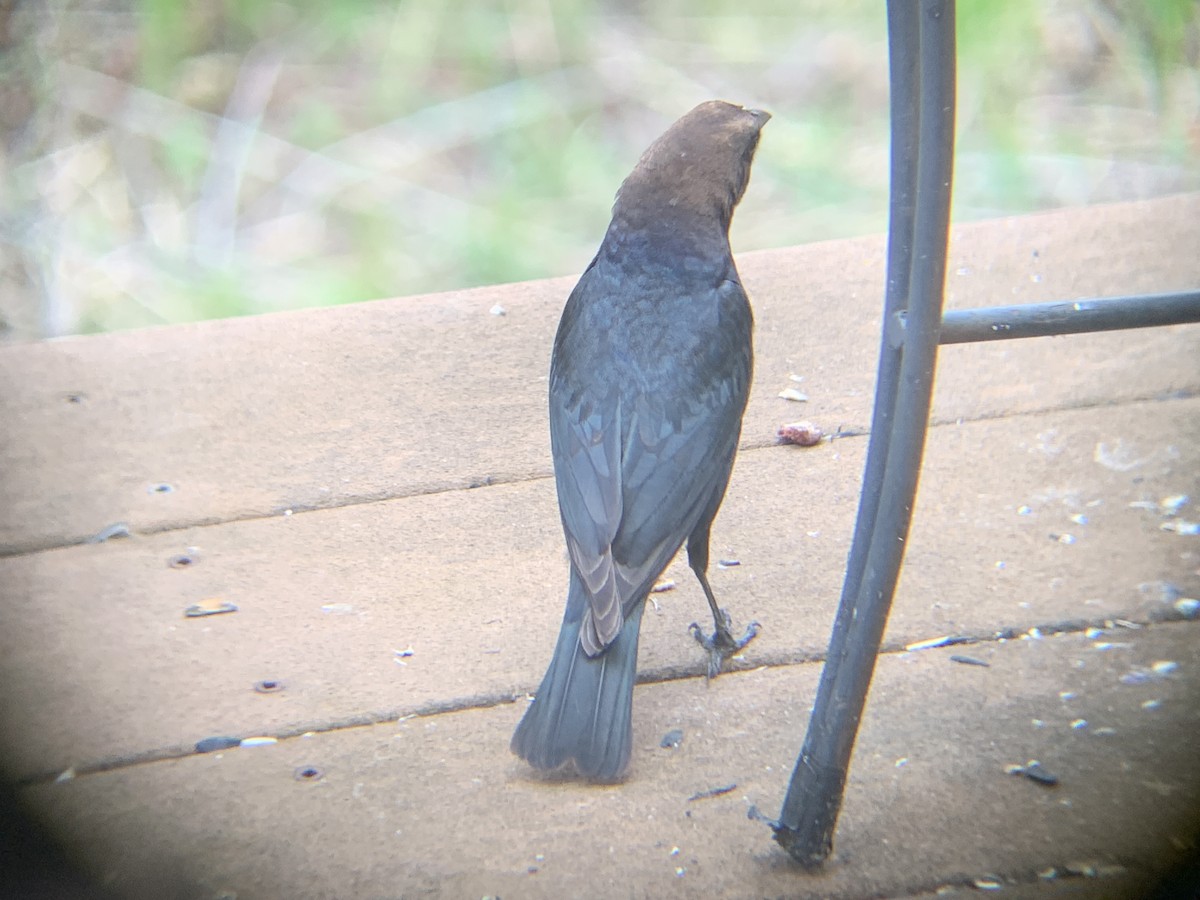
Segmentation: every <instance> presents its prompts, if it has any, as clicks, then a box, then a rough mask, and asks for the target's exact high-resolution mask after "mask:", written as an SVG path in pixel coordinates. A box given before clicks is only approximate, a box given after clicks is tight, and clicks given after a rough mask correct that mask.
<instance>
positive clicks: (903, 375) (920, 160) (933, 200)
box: [774, 0, 955, 867]
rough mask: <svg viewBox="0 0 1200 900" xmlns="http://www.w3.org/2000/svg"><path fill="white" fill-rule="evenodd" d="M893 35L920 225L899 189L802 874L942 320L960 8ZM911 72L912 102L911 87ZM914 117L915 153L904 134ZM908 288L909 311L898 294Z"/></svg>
mask: <svg viewBox="0 0 1200 900" xmlns="http://www.w3.org/2000/svg"><path fill="white" fill-rule="evenodd" d="M914 18H915V22H914V21H913V19H914ZM888 35H889V47H890V54H891V57H892V59H893V63H892V75H893V78H896V75H897V74H898V73H899V76H900V77H899V78H898V79H896V80H894V81H893V85H892V90H893V99H892V110H893V119H892V122H893V138H892V156H893V163H892V171H893V175H895V174H896V173H897V172H900V173H904V172H906V171H908V168H909V167H911V166H912V165H913V161H914V159H915V167H916V191H915V216H913V215H911V214H910V213H909V212H908V210H909V208H910V207H911V206H912V202H911V201H910V199H909V197H910V194H909V193H908V192H909V190H910V185H911V182H910V183H908V184H906V183H903V182H900V181H896V180H894V181H893V183H892V200H891V219H890V222H889V252H888V266H889V272H888V303H889V304H891V303H893V302H895V303H897V305H898V306H907V307H908V309H907V322H908V327H907V328H906V340H905V341H904V342H903V347H902V348H901V349H900V350H899V365H898V367H897V366H896V364H895V360H894V359H893V357H892V356H891V355H890V354H891V353H892V352H893V349H892V348H891V347H890V346H889V342H888V338H887V335H886V334H885V335H884V337H883V346H882V348H881V351H880V359H881V366H880V374H879V379H878V381H877V385H876V392H875V404H876V407H875V413H874V417H873V421H874V422H876V423H882V424H883V427H882V428H881V430H880V431H878V432H877V431H874V430H872V434H871V448H870V450H869V451H868V460H869V462H868V465H867V472H866V474H865V476H864V480H865V482H866V483H865V484H864V492H863V499H862V501H861V502H860V506H859V515H860V517H863V516H864V515H865V516H866V518H865V519H863V520H862V521H860V522H859V523H858V525H856V528H855V540H854V546H853V547H852V549H851V551H850V563H849V564H848V566H847V576H846V581H845V583H844V585H843V589H842V600H841V605H840V607H839V609H838V615H837V619H836V621H835V623H834V628H833V635H832V637H831V638H830V644H829V654H828V657H827V659H826V663H825V668H824V670H823V671H822V673H821V683H820V686H819V688H818V690H817V702H816V705H815V707H814V708H813V713H812V718H811V720H810V722H809V728H808V732H807V734H806V735H805V739H804V746H803V747H802V748H801V751H800V756H799V758H798V759H797V761H796V767H795V770H794V771H793V773H792V780H791V782H790V783H789V785H788V791H787V796H786V797H785V799H784V803H783V810H782V812H781V813H780V821H779V822H777V823H775V824H774V831H775V840H776V841H778V842H779V843H780V844H781V845H782V846H783V847H784V848H785V849H787V851H788V853H789V854H791V855H792V857H793V858H795V859H796V860H797V861H799V862H800V863H801V864H802V865H804V866H806V867H815V866H819V865H821V864H822V863H823V862H824V861H825V860H826V859H827V858H828V856H829V854H830V852H832V849H833V832H834V829H835V828H836V825H837V817H838V813H839V812H840V811H841V805H842V795H843V792H844V789H845V784H846V775H847V772H848V771H849V765H850V756H851V753H852V751H853V749H854V740H855V737H856V736H857V734H858V723H859V720H860V718H861V716H862V710H863V707H864V705H865V703H866V697H867V690H868V688H869V687H870V683H871V676H872V674H873V673H874V669H875V658H876V656H877V655H878V652H879V644H880V640H881V639H882V637H883V631H884V627H885V626H886V624H887V617H888V612H889V611H890V608H891V602H892V594H893V592H894V589H895V585H896V579H897V576H898V574H899V571H900V562H901V560H902V558H903V555H904V541H905V539H906V537H907V535H908V525H909V521H910V519H911V513H912V505H913V498H914V496H915V494H916V489H917V480H918V476H919V473H920V466H921V455H922V453H923V451H924V446H925V431H926V425H927V423H928V419H929V403H930V396H931V394H932V389H933V372H934V367H935V364H936V359H937V345H938V331H939V327H940V325H941V317H942V296H943V287H944V283H945V271H946V242H947V237H948V231H949V223H950V183H951V175H952V171H953V159H954V157H953V154H954V78H955V64H954V3H953V0H921V3H920V8H919V11H918V12H917V13H916V14H915V16H914V14H913V4H912V3H911V0H907V2H906V0H889V3H888ZM914 60H915V61H916V62H914ZM914 69H915V71H916V72H917V73H918V78H917V79H915V82H916V85H917V91H916V92H914V91H913V90H912V87H913V85H912V84H911V83H910V80H909V79H908V78H907V75H908V74H910V73H911V72H912V71H914ZM913 110H916V111H917V112H916V117H917V121H918V132H917V140H916V143H915V148H914V147H913V145H912V144H911V143H910V140H909V138H911V132H908V133H906V132H905V130H904V129H905V128H906V127H910V126H909V125H908V122H907V116H910V115H912V113H913ZM897 154H899V155H900V157H901V158H899V159H898V158H897ZM909 228H911V229H912V231H911V234H912V243H911V247H909V248H908V250H909V252H908V253H907V254H906V253H904V252H903V251H904V243H905V238H906V236H907V235H908V233H909V232H908V229H909ZM893 267H895V268H893ZM905 285H906V289H905V293H906V296H907V298H908V300H909V302H908V303H907V304H905V303H903V299H902V298H899V297H898V294H897V292H898V291H900V290H902V289H904V286H905ZM896 311H897V312H898V311H899V310H896ZM885 321H887V319H885ZM897 369H898V371H897ZM879 442H882V443H879ZM880 471H882V475H880ZM876 482H877V483H878V488H877V489H876Z"/></svg>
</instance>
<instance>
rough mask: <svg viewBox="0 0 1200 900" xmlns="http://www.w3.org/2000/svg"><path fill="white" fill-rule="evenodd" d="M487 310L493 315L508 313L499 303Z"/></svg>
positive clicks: (505, 314)
mask: <svg viewBox="0 0 1200 900" xmlns="http://www.w3.org/2000/svg"><path fill="white" fill-rule="evenodd" d="M488 312H490V313H491V314H492V315H493V316H507V315H508V310H507V309H505V308H504V307H503V306H501V305H500V304H499V303H497V304H496V305H495V306H493V307H492V308H491V309H490V310H488Z"/></svg>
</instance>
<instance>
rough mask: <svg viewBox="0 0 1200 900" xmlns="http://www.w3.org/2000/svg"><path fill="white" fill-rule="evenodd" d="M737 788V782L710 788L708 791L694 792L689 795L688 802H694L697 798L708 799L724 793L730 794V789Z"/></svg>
mask: <svg viewBox="0 0 1200 900" xmlns="http://www.w3.org/2000/svg"><path fill="white" fill-rule="evenodd" d="M735 790H737V785H736V784H726V785H723V786H722V787H715V788H709V789H708V790H707V791H700V792H699V793H698V794H692V796H690V797H688V799H687V802H688V803H692V802H694V801H696V800H708V799H710V798H712V797H720V796H721V795H722V794H728V793H729V792H730V791H735Z"/></svg>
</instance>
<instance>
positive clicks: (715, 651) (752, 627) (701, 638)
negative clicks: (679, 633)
mask: <svg viewBox="0 0 1200 900" xmlns="http://www.w3.org/2000/svg"><path fill="white" fill-rule="evenodd" d="M721 618H722V619H724V621H723V622H720V621H714V623H713V624H714V625H715V626H716V628H715V629H714V630H713V633H712V634H705V633H704V632H703V631H702V630H701V628H700V626H699V625H698V624H697V623H696V622H693V623H692V624H691V625H689V626H688V631H690V632H691V633H692V637H694V638H695V639H696V643H698V644H699V645H700V646H701V647H703V648H704V649H705V651H706V652H707V653H708V674H707V676H706V677H707V678H709V679H712V678H716V677H717V676H718V675H719V674H721V667H722V666H723V665H724V664H725V660H727V659H729V657H731V656H733V655H734V654H736V653H737V652H738V651H740V650H741V649H742V648H743V647H745V646H746V645H747V644H748V643H750V642H751V641H752V640H754V638H755V637H756V636H757V635H758V630H759V629H760V628H761V627H762V626H761V625H759V624H758V622H751V623H750V624H749V625H747V626H746V630H745V632H743V633H742V636H741V638H735V637H734V636H733V634H732V633H731V632H730V630H729V629H730V627H731V626H732V625H733V620H732V619H731V618H730V617H729V612H728V611H727V610H724V609H723V610H721Z"/></svg>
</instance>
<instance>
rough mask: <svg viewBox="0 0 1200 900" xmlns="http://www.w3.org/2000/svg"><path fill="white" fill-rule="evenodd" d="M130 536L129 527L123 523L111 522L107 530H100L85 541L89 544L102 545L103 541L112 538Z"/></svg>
mask: <svg viewBox="0 0 1200 900" xmlns="http://www.w3.org/2000/svg"><path fill="white" fill-rule="evenodd" d="M129 536H130V532H129V525H128V524H127V523H125V522H113V524H111V525H109V526H108V527H107V528H102V529H101V530H100V531H97V532H96V533H95V534H93V535H92V536H91V537H90V538H88V539H87V543H89V544H103V543H104V542H105V541H108V540H112V539H113V538H127V537H129Z"/></svg>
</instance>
